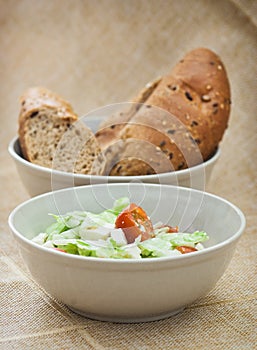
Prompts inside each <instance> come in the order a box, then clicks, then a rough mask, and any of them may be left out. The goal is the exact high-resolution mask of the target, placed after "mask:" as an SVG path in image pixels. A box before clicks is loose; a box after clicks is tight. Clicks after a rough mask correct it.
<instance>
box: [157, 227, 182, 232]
mask: <svg viewBox="0 0 257 350" xmlns="http://www.w3.org/2000/svg"><path fill="white" fill-rule="evenodd" d="M162 227H167V228H168V229H169V230H168V231H167V233H177V232H178V226H169V225H161V226H159V227H158V228H162Z"/></svg>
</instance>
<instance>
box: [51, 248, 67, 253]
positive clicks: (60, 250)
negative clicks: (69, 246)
mask: <svg viewBox="0 0 257 350" xmlns="http://www.w3.org/2000/svg"><path fill="white" fill-rule="evenodd" d="M53 249H54V250H58V252H63V253H66V251H65V250H63V249H60V248H53Z"/></svg>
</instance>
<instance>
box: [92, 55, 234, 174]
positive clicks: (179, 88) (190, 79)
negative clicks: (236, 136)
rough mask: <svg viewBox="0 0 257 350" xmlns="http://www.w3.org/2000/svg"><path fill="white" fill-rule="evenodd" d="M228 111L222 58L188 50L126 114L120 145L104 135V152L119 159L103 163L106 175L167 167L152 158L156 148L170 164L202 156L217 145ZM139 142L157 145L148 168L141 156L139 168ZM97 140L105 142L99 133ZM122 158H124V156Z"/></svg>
mask: <svg viewBox="0 0 257 350" xmlns="http://www.w3.org/2000/svg"><path fill="white" fill-rule="evenodd" d="M229 113H230V87H229V81H228V78H227V74H226V71H225V67H224V65H223V63H222V61H221V59H220V58H219V57H218V56H217V55H216V54H215V53H214V52H212V51H211V50H209V49H205V48H198V49H195V50H193V51H191V52H189V53H188V54H186V55H185V57H184V58H183V59H182V60H181V61H180V62H179V63H178V64H177V65H176V66H175V67H174V69H173V70H172V71H171V73H170V74H167V75H166V76H164V77H162V79H161V80H160V81H159V82H158V84H157V85H156V86H155V87H154V89H152V90H151V91H150V93H149V94H148V95H147V98H146V99H145V100H144V106H142V107H141V108H139V109H138V111H137V112H136V113H134V114H133V116H132V117H131V118H130V119H129V120H125V123H124V124H123V125H122V127H121V128H120V130H119V132H118V135H116V140H117V139H120V140H122V142H123V146H121V144H120V143H119V149H118V150H116V148H115V143H110V140H107V142H106V144H105V145H106V148H105V150H104V153H105V154H106V153H108V159H112V158H113V159H117V162H116V163H115V164H113V163H112V164H113V167H112V169H111V170H110V167H108V164H107V166H106V169H108V171H109V170H110V175H121V174H122V175H133V174H134V173H135V174H139V173H140V174H141V175H145V174H149V173H155V172H158V173H159V172H166V165H165V166H163V167H162V164H164V162H160V165H158V166H152V165H153V164H151V159H154V158H156V154H157V153H158V152H159V151H160V150H161V151H162V154H164V155H165V156H166V158H167V159H169V161H170V162H171V168H172V169H173V170H180V169H185V168H187V167H191V166H194V165H197V164H199V163H201V162H203V161H206V160H208V159H209V158H210V157H211V156H212V155H213V154H214V153H215V151H216V150H217V147H218V145H219V142H220V141H221V139H222V137H223V134H224V132H225V129H226V127H227V125H228V119H229ZM120 122H121V121H120ZM96 136H97V137H98V134H96ZM132 139H133V140H134V145H135V152H134V154H133V152H132V149H131V147H130V152H129V156H127V146H126V143H127V142H130V141H131V140H132ZM138 142H140V144H142V142H145V143H148V142H150V143H152V144H154V145H155V151H154V149H153V150H152V153H149V154H148V163H149V167H148V168H147V169H146V167H145V164H144V163H145V162H144V161H143V160H142V164H143V165H142V169H140V157H137V153H138V151H137V149H138V146H137V143H138ZM101 144H104V140H103V138H102V139H101ZM110 153H112V155H111V154H110ZM117 155H118V156H117ZM123 158H124V159H127V161H126V162H124V161H122V159H123ZM106 159H107V158H106ZM108 159H107V161H108ZM151 169H152V170H151ZM141 170H142V171H141Z"/></svg>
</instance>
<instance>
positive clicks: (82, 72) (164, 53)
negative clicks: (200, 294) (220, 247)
mask: <svg viewBox="0 0 257 350" xmlns="http://www.w3.org/2000/svg"><path fill="white" fill-rule="evenodd" d="M256 4H257V3H256V1H251V0H246V1H244V0H234V1H222V0H217V1H211V0H198V1H194V2H190V5H189V2H188V1H187V0H180V1H164V0H162V1H153V0H150V1H143V0H140V1H136V0H128V1H123V2H121V1H118V0H110V1H103V0H101V1H98V2H93V1H89V0H88V1H87V0H85V1H74V2H73V1H68V0H64V1H58V0H54V1H44V2H43V1H42V2H41V1H40V2H39V1H38V2H36V1H32V0H20V1H17V0H13V1H4V0H0V6H1V11H0V29H1V30H0V47H1V51H0V74H1V75H0V77H1V89H0V94H1V95H0V107H1V117H0V118H1V129H0V133H1V135H0V142H1V151H0V162H1V167H0V177H1V181H0V186H1V192H0V193H1V210H0V225H1V226H0V242H1V244H0V252H1V255H0V290H1V294H0V295H1V298H0V314H1V327H0V335H1V337H0V348H1V349H19V350H20V349H97V350H98V349H99V350H103V349H110V350H118V349H207V348H208V349H253V348H254V343H255V344H256V341H257V338H256V297H257V290H256V226H257V225H256V224H257V222H256V221H257V220H256V217H257V215H256V213H257V181H256V178H257V177H256V172H257V161H256V154H257V137H256V135H257V117H256V91H257V84H256V72H257V69H256V58H257V47H256V38H257V28H256V26H257V8H256ZM199 46H205V47H209V48H211V49H213V50H214V51H216V52H217V53H218V54H219V55H220V56H221V57H222V59H223V61H224V63H225V65H226V67H227V71H228V75H229V78H230V82H231V89H232V112H231V117H230V123H229V128H228V129H227V132H226V134H225V136H224V138H223V141H222V144H221V157H220V159H219V161H218V163H217V164H216V166H215V168H214V171H213V174H212V178H211V180H210V182H209V184H208V186H207V188H206V190H207V191H209V192H211V193H215V194H217V195H219V196H222V197H224V198H226V199H228V200H230V201H231V202H233V203H234V204H235V205H237V206H238V207H239V208H240V209H241V210H242V211H243V212H244V214H245V216H246V220H247V226H246V230H245V232H244V234H243V236H242V238H241V240H240V243H239V245H238V247H237V249H236V252H235V254H234V257H233V259H232V261H231V263H230V265H229V267H228V269H227V270H226V272H225V274H224V276H223V277H222V278H221V280H220V281H219V282H218V283H217V285H216V286H215V288H214V289H213V290H212V291H211V292H210V293H209V294H208V295H207V296H205V297H204V298H202V299H201V300H198V301H197V302H195V303H194V304H193V305H191V306H188V307H187V308H186V309H185V311H184V312H182V313H180V314H178V315H176V316H174V317H170V318H168V319H165V320H161V321H156V322H150V323H138V324H114V323H108V322H99V321H94V320H90V319H87V318H83V317H81V316H78V315H76V314H74V313H72V312H71V311H69V309H68V308H67V307H65V306H64V305H62V304H61V303H60V302H58V301H57V300H54V299H52V298H51V297H50V296H49V295H47V294H46V293H45V292H44V291H43V290H42V289H40V288H39V287H38V286H37V285H36V284H35V283H34V281H33V280H32V278H31V276H30V274H29V273H28V272H27V270H26V268H25V265H24V263H23V261H22V259H21V257H20V255H19V251H18V247H17V245H16V243H15V241H14V239H13V238H12V236H11V233H10V230H9V228H8V224H7V218H8V215H9V213H10V211H11V210H12V209H13V208H14V207H15V206H16V205H18V204H19V203H21V202H23V201H24V200H26V199H28V198H29V196H28V194H27V193H26V191H25V189H24V187H23V185H22V183H21V181H20V179H19V175H18V173H17V171H16V168H15V165H14V163H13V161H12V160H11V159H10V157H9V155H8V152H7V147H8V143H9V141H10V140H11V139H12V138H13V137H14V136H16V135H17V118H18V113H19V104H18V98H19V96H20V94H21V93H22V92H23V91H24V89H26V88H27V87H30V86H35V85H43V86H46V87H48V88H50V89H52V90H54V91H56V92H58V93H59V94H61V95H62V96H64V97H65V98H66V99H68V100H69V101H70V102H71V103H72V104H73V106H74V108H75V109H76V111H77V112H78V114H79V115H83V114H85V113H87V112H89V111H90V110H92V109H94V108H97V107H101V106H104V105H107V104H110V103H115V102H122V101H127V100H128V99H129V98H130V97H131V96H134V94H135V92H137V91H138V90H139V89H140V88H141V87H142V86H144V85H145V83H146V82H147V81H149V80H151V79H153V78H155V77H157V76H159V75H162V74H164V73H165V72H167V71H169V70H170V69H171V68H172V66H173V65H174V64H175V63H176V62H177V61H178V59H179V58H180V57H182V56H183V55H184V53H185V52H186V51H189V50H190V49H192V48H195V47H199Z"/></svg>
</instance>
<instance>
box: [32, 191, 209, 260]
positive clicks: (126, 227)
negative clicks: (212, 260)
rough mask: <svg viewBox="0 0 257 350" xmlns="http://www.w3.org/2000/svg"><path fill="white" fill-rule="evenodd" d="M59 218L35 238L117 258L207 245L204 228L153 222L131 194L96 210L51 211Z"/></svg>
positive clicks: (66, 250) (71, 251)
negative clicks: (185, 229)
mask: <svg viewBox="0 0 257 350" xmlns="http://www.w3.org/2000/svg"><path fill="white" fill-rule="evenodd" d="M50 215H52V217H53V218H54V220H55V222H54V223H53V224H52V225H50V226H49V227H47V228H46V229H45V231H44V232H41V233H39V234H38V235H37V236H36V237H34V238H33V239H32V241H33V242H35V243H37V244H40V245H42V246H43V247H47V248H49V249H55V250H58V251H60V252H63V253H69V254H75V255H82V256H87V257H98V258H114V259H145V258H158V257H164V256H174V255H181V254H186V253H192V252H196V251H198V250H201V249H204V247H203V245H202V242H204V241H206V240H207V239H208V236H207V234H206V233H205V232H203V231H195V232H193V233H185V232H179V229H178V227H177V226H175V227H173V226H169V225H166V224H163V223H161V222H158V223H156V224H155V225H153V223H152V221H151V219H150V218H149V217H148V216H147V214H146V212H145V211H144V210H143V209H142V208H141V207H139V206H137V205H136V204H135V203H130V202H129V199H128V198H127V197H123V198H120V199H118V200H116V201H115V202H114V204H113V207H112V208H110V209H107V210H104V211H103V212H101V213H98V214H95V213H91V212H88V211H73V212H69V213H67V214H65V215H55V214H50Z"/></svg>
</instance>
